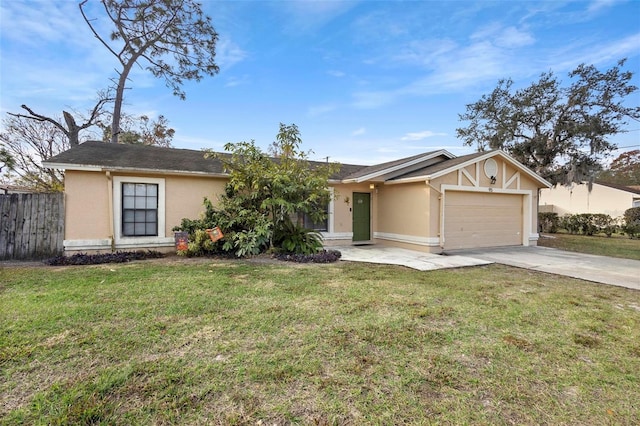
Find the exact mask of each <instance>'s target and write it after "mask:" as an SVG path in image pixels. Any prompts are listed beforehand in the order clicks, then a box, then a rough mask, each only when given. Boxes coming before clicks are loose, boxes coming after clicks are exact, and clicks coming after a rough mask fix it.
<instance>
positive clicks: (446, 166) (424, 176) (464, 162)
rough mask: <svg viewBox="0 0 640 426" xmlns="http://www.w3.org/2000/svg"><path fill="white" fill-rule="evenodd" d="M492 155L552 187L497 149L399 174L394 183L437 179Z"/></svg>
mask: <svg viewBox="0 0 640 426" xmlns="http://www.w3.org/2000/svg"><path fill="white" fill-rule="evenodd" d="M492 157H500V158H502V159H503V160H505V161H506V162H507V163H509V164H511V165H512V166H514V167H515V168H517V169H518V170H521V171H523V172H524V173H525V174H527V176H529V177H530V178H531V179H533V180H534V181H535V182H537V183H539V184H540V185H541V186H544V187H547V188H549V187H551V186H552V185H551V183H549V182H548V181H547V180H545V179H543V178H542V177H540V176H538V175H537V174H536V173H534V172H533V171H531V170H530V169H529V168H528V167H526V166H524V165H523V164H522V163H520V162H518V161H516V160H515V159H513V158H512V157H511V156H509V155H507V154H506V153H505V152H503V151H500V150H496V151H487V152H476V153H474V154H468V155H463V156H460V157H456V158H452V159H450V160H446V161H443V162H441V163H438V164H434V165H432V166H429V167H425V168H423V169H420V170H415V171H413V172H411V173H407V174H405V175H402V176H398V177H396V178H395V179H393V181H394V182H393V183H404V182H415V181H420V180H431V179H436V178H439V177H441V176H444V175H446V174H449V173H451V172H454V171H457V170H459V169H462V168H465V167H467V166H469V165H471V164H475V163H477V162H480V161H483V160H486V159H488V158H492Z"/></svg>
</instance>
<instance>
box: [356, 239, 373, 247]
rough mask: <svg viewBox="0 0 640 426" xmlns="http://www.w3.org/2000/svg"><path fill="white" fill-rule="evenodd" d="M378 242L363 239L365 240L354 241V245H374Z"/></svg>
mask: <svg viewBox="0 0 640 426" xmlns="http://www.w3.org/2000/svg"><path fill="white" fill-rule="evenodd" d="M375 244H376V242H375V241H374V240H363V241H352V242H351V245H352V246H372V245H375Z"/></svg>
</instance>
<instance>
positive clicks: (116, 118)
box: [111, 67, 131, 143]
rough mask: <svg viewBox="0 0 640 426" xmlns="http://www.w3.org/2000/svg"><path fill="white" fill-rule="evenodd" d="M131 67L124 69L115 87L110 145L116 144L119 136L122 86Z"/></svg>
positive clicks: (122, 95)
mask: <svg viewBox="0 0 640 426" xmlns="http://www.w3.org/2000/svg"><path fill="white" fill-rule="evenodd" d="M130 69H131V67H125V69H124V70H123V72H122V74H120V78H119V79H118V87H116V98H115V101H114V103H113V120H112V121H111V143H118V136H119V135H120V116H121V115H122V101H123V100H124V85H125V83H126V82H127V75H128V74H129V70H130Z"/></svg>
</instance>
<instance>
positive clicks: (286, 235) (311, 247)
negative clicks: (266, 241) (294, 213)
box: [274, 221, 322, 254]
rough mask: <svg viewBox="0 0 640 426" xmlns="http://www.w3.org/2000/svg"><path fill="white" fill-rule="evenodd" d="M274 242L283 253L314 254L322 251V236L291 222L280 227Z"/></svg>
mask: <svg viewBox="0 0 640 426" xmlns="http://www.w3.org/2000/svg"><path fill="white" fill-rule="evenodd" d="M274 241H275V244H276V245H277V246H278V247H280V248H281V249H282V250H283V251H284V252H285V253H295V254H314V253H317V252H319V251H320V250H321V249H322V236H321V235H320V234H319V233H317V232H315V231H314V230H312V229H307V228H303V227H301V226H297V225H295V224H294V223H293V222H291V221H288V222H287V223H286V224H284V225H283V226H282V228H281V229H280V230H279V232H278V235H276V236H275V238H274Z"/></svg>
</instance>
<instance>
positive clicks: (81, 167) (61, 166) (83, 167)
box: [42, 162, 229, 178]
mask: <svg viewBox="0 0 640 426" xmlns="http://www.w3.org/2000/svg"><path fill="white" fill-rule="evenodd" d="M42 165H43V166H44V167H47V168H51V169H58V170H73V171H80V172H116V173H117V172H120V173H144V174H154V175H157V174H163V175H172V176H185V175H186V176H206V177H218V178H228V177H229V174H227V173H213V172H199V171H192V170H168V169H147V168H139V167H105V166H96V165H89V164H65V163H48V162H43V163H42Z"/></svg>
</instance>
